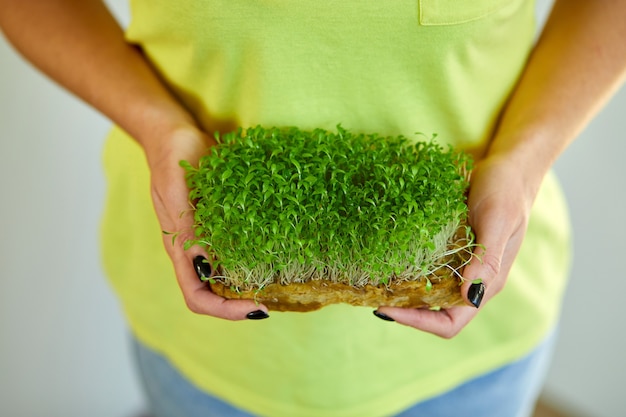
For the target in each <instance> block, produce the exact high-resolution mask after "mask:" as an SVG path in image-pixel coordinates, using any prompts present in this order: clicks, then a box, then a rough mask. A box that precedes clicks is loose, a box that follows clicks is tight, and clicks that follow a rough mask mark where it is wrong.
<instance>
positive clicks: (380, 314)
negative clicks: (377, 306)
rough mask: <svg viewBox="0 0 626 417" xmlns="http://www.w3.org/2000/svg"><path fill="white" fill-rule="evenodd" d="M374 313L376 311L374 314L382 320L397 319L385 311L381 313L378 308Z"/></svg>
mask: <svg viewBox="0 0 626 417" xmlns="http://www.w3.org/2000/svg"><path fill="white" fill-rule="evenodd" d="M372 313H374V315H375V316H376V317H378V318H379V319H382V320H385V321H395V320H394V319H392V318H391V317H389V316H388V315H386V314H385V313H381V312H380V311H378V310H374V311H372Z"/></svg>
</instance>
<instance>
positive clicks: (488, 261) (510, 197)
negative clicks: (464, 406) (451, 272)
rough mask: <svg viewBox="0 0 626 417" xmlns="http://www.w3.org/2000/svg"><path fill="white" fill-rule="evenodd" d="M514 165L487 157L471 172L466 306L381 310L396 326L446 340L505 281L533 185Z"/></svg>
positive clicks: (464, 289)
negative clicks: (471, 249)
mask: <svg viewBox="0 0 626 417" xmlns="http://www.w3.org/2000/svg"><path fill="white" fill-rule="evenodd" d="M520 172H522V171H520V169H519V167H517V166H516V164H515V163H514V162H513V161H511V160H509V159H507V158H504V157H502V156H498V157H487V158H485V159H483V160H482V161H481V162H479V163H478V164H477V166H476V168H475V169H474V171H473V173H472V177H471V181H470V193H469V198H468V206H469V223H470V225H471V226H472V228H473V230H474V233H475V234H476V242H477V243H478V245H479V246H478V247H477V249H476V250H475V253H474V257H473V258H472V260H471V262H470V263H469V264H468V265H467V266H466V267H465V268H464V270H463V271H462V275H463V279H464V282H463V284H462V285H461V286H460V287H459V288H460V291H461V294H462V296H463V298H464V299H465V301H466V302H467V306H461V307H453V308H450V309H446V310H440V311H432V310H428V309H410V308H397V307H380V308H379V309H378V312H379V313H383V314H384V315H386V316H388V317H390V318H392V319H393V320H395V321H397V322H398V323H400V324H404V325H406V326H411V327H414V328H416V329H419V330H423V331H426V332H429V333H433V334H435V335H437V336H441V337H444V338H452V337H454V336H456V335H457V334H458V333H459V332H460V331H461V330H462V329H463V328H464V327H465V326H466V325H467V324H468V323H469V322H470V321H471V320H472V319H473V318H474V317H475V316H476V314H477V313H478V311H479V308H480V307H482V306H484V305H485V304H486V303H487V302H488V301H489V300H490V299H491V298H492V297H494V296H495V295H496V294H498V293H499V292H500V291H501V290H502V289H503V288H504V285H505V283H506V279H507V276H508V273H509V271H510V269H511V265H512V264H513V260H514V259H515V257H516V255H517V253H518V251H519V248H520V246H521V243H522V240H523V238H524V235H525V232H526V227H527V224H528V216H529V213H530V209H531V206H532V202H533V200H534V197H535V193H536V187H533V186H528V184H527V183H526V181H525V179H524V178H523V177H522V176H521V175H520Z"/></svg>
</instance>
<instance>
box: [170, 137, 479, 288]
mask: <svg viewBox="0 0 626 417" xmlns="http://www.w3.org/2000/svg"><path fill="white" fill-rule="evenodd" d="M216 137H217V139H218V145H216V146H215V147H213V148H211V149H210V151H209V152H208V153H207V154H206V155H205V156H203V157H202V158H201V159H200V161H199V164H198V167H194V166H192V165H191V164H190V163H189V162H186V161H181V166H182V167H183V168H185V170H186V180H187V185H188V187H189V189H190V190H191V191H190V201H191V202H192V205H193V207H194V209H195V210H194V217H195V226H194V229H195V235H196V239H195V240H191V241H188V242H186V243H187V244H186V245H185V246H186V247H189V246H191V245H196V244H198V245H202V246H203V247H205V248H206V249H207V251H208V252H209V254H210V255H211V256H212V257H214V259H216V261H215V262H214V263H213V266H214V267H215V268H216V270H218V271H220V274H219V276H218V277H214V278H216V279H220V280H222V281H223V282H224V284H225V285H229V286H231V287H232V288H234V289H240V290H249V289H258V290H261V289H262V288H263V287H264V286H265V285H267V284H269V283H281V284H288V283H292V282H305V281H308V280H316V279H324V280H329V281H332V282H339V283H345V284H349V285H352V286H357V287H358V286H364V285H367V284H371V285H385V286H389V285H391V284H393V283H394V282H403V281H409V280H420V279H422V280H423V279H425V280H426V285H429V286H432V282H431V280H433V279H437V278H438V276H440V275H441V272H442V271H443V270H449V271H448V272H451V273H452V275H454V276H456V277H457V278H458V279H460V280H462V277H461V276H460V273H459V271H460V270H461V269H462V267H463V266H464V265H465V264H467V263H468V262H469V259H470V258H471V252H472V249H473V247H474V235H473V233H472V231H471V229H470V228H469V227H468V226H464V225H465V224H466V220H467V210H468V209H467V205H466V203H465V201H466V191H467V188H468V186H469V182H468V176H469V171H470V170H471V163H472V161H471V158H470V156H469V155H467V154H466V153H463V152H457V151H455V150H454V149H452V147H448V148H447V149H446V148H444V147H443V146H442V145H440V144H438V143H437V142H436V141H435V140H434V138H431V139H429V140H418V138H420V139H423V137H422V136H419V135H416V138H414V139H412V140H411V139H408V138H406V137H404V136H390V137H385V136H379V135H377V134H358V133H351V132H350V131H348V130H346V129H344V128H342V127H341V126H338V127H337V130H336V131H327V130H323V129H314V130H310V131H304V130H300V129H298V128H295V127H293V128H264V127H261V126H257V127H253V128H248V129H241V128H240V129H239V130H237V131H235V132H230V133H226V134H223V135H217V136H216ZM459 230H460V231H461V233H459ZM459 254H462V255H464V256H461V258H462V259H463V262H461V263H458V262H457V263H451V262H450V260H451V259H453V258H458V257H459V256H458V255H459Z"/></svg>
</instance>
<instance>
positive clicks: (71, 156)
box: [0, 0, 626, 417]
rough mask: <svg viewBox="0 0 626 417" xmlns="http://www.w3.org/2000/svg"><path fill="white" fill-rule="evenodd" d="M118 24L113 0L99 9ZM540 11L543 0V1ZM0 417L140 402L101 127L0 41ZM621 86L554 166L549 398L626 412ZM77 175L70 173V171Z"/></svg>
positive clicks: (51, 415)
mask: <svg viewBox="0 0 626 417" xmlns="http://www.w3.org/2000/svg"><path fill="white" fill-rule="evenodd" d="M108 3H109V4H111V6H112V7H113V8H114V9H115V11H116V12H117V13H118V15H119V16H120V17H121V19H122V20H123V21H127V18H128V14H127V11H126V8H125V5H124V1H123V0H110V1H109V2H108ZM538 4H539V7H538V15H539V16H540V17H542V16H543V15H544V14H545V11H546V10H547V8H548V6H549V0H540V1H539V3H538ZM0 75H1V76H0V233H1V235H2V239H0V415H2V416H11V417H39V416H41V417H43V416H45V417H57V416H59V417H60V416H63V417H79V416H85V415H89V416H92V417H99V416H102V417H130V416H133V415H136V413H137V412H139V411H140V410H141V409H142V407H143V399H142V397H141V392H140V390H139V387H138V384H137V381H136V379H135V375H134V373H133V368H132V366H133V365H132V361H131V360H130V351H129V349H128V343H127V335H126V329H125V327H124V323H123V319H122V315H121V312H120V308H119V305H118V303H117V301H116V299H115V298H114V297H113V295H112V293H111V291H110V289H109V287H108V286H107V284H106V281H105V278H104V276H103V274H102V272H101V269H100V260H99V254H98V247H97V233H98V225H99V217H100V213H101V206H102V201H103V191H104V182H103V178H102V172H101V168H100V150H101V145H102V138H103V136H104V134H105V132H106V131H107V128H108V123H107V121H106V120H104V119H103V118H102V117H101V116H99V115H98V114H96V113H95V112H94V111H92V110H90V109H89V108H87V107H86V106H84V105H83V104H81V103H80V102H78V101H77V100H76V99H74V98H72V97H70V96H69V95H67V94H66V93H65V92H63V91H62V90H60V89H59V88H58V87H57V86H55V85H54V84H52V83H51V82H49V81H48V80H47V79H45V78H43V77H42V76H41V75H39V74H38V73H37V72H36V71H34V70H33V69H32V68H31V67H30V66H29V65H28V64H26V63H25V62H24V61H23V60H22V59H21V58H19V57H18V56H17V55H16V54H15V53H14V52H13V51H12V50H11V49H10V48H9V47H8V45H7V43H6V41H4V39H0ZM624 132H626V88H622V89H621V90H620V92H619V93H618V94H617V96H616V97H614V99H613V100H612V101H611V103H610V104H609V105H608V107H607V108H605V110H604V111H603V112H602V113H601V114H600V115H599V116H598V117H597V118H596V119H595V120H594V121H593V122H592V123H591V125H590V126H589V127H588V129H587V130H586V131H585V132H584V133H583V134H582V135H581V137H580V138H579V139H578V140H577V141H576V142H575V143H574V144H573V145H572V146H571V147H570V149H568V150H567V151H566V153H565V154H564V155H563V156H562V158H561V159H560V160H559V161H558V163H557V165H556V169H557V173H558V175H559V176H560V178H561V179H562V181H563V185H564V188H565V191H566V194H567V196H568V199H569V202H570V205H571V215H572V220H573V222H574V231H575V251H576V258H575V261H574V267H573V272H572V280H571V284H570V286H569V289H568V291H567V294H566V299H565V306H564V312H563V319H562V324H561V332H560V333H561V337H560V340H559V342H558V345H557V350H556V355H555V359H554V362H553V364H552V367H551V370H550V373H549V376H548V381H547V385H546V388H545V393H544V395H545V397H546V398H547V399H548V400H550V401H553V402H556V403H558V404H560V405H562V406H564V407H566V408H568V409H570V410H572V411H573V412H575V413H577V414H578V415H582V416H585V415H586V416H596V417H616V416H623V415H626V411H625V410H626V397H624V395H623V394H622V393H621V391H622V389H621V388H622V387H623V386H624V385H626V360H624V359H623V353H624V352H626V337H625V336H624V330H625V329H626V326H625V325H624V321H623V318H622V309H621V303H622V302H623V294H625V293H626V279H625V278H626V273H624V262H623V260H624V255H623V252H622V250H621V249H622V245H623V237H624V236H626V226H625V222H624V220H623V213H624V207H625V206H626V196H625V195H624V191H625V190H626V167H625V165H624V162H623V159H624V157H623V155H625V154H626V140H625V136H626V134H625V133H624ZM77 174H78V175H77Z"/></svg>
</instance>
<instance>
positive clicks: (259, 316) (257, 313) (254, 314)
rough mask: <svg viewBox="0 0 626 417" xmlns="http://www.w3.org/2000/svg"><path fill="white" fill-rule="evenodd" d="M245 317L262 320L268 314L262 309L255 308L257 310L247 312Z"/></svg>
mask: <svg viewBox="0 0 626 417" xmlns="http://www.w3.org/2000/svg"><path fill="white" fill-rule="evenodd" d="M246 317H247V318H248V319H249V320H263V319H266V318H268V317H269V314H267V313H266V312H265V311H263V310H257V311H253V312H252V313H248V314H247V315H246Z"/></svg>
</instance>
